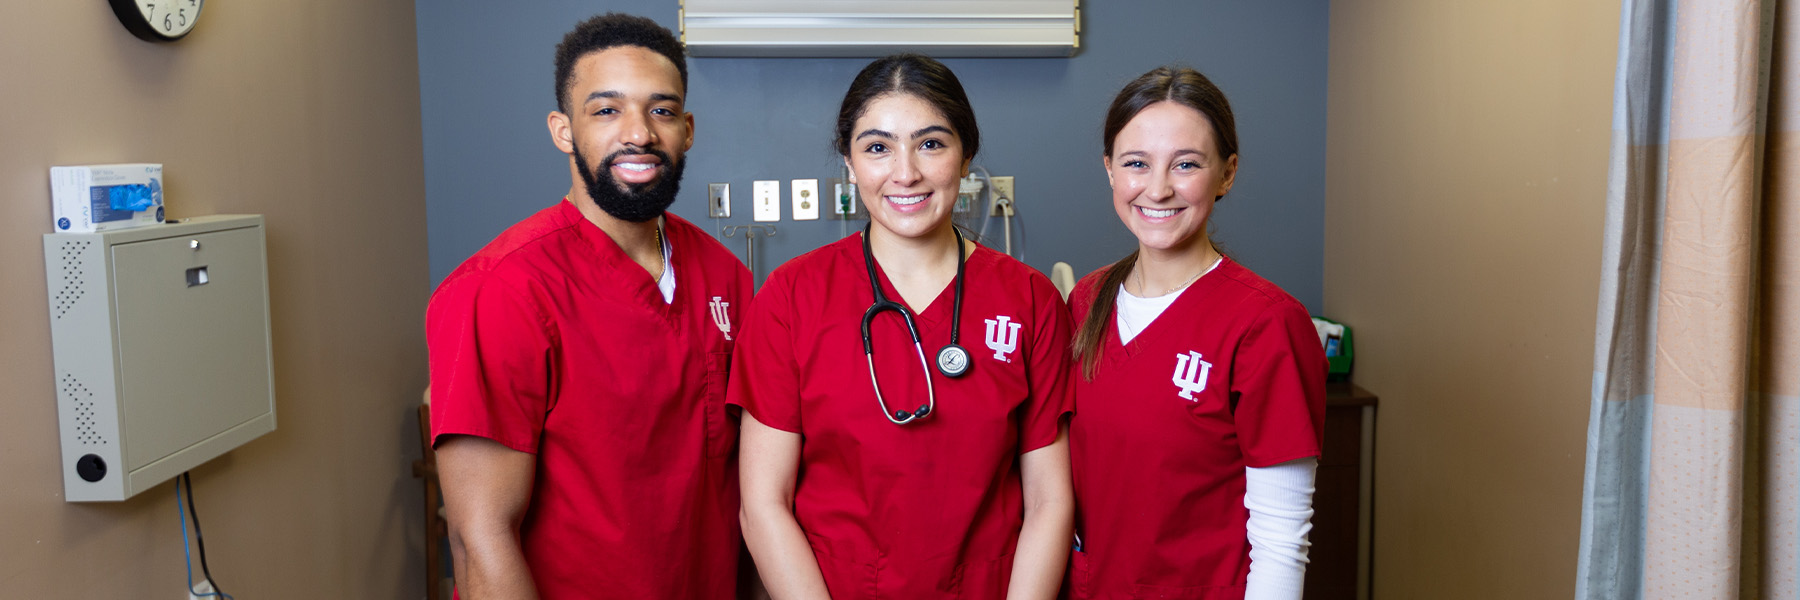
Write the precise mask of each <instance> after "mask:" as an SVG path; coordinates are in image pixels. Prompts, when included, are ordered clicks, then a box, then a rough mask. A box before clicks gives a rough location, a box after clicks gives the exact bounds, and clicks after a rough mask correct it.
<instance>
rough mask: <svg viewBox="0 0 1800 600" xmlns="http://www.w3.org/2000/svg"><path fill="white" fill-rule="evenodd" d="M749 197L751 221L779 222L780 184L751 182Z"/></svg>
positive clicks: (774, 182) (775, 182) (777, 182)
mask: <svg viewBox="0 0 1800 600" xmlns="http://www.w3.org/2000/svg"><path fill="white" fill-rule="evenodd" d="M750 195H751V199H750V218H751V219H752V220H756V221H762V222H772V221H780V220H781V182H779V181H757V182H752V183H751V184H750Z"/></svg>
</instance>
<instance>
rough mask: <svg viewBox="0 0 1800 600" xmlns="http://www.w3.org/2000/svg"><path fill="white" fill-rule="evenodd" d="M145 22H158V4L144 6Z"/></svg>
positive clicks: (152, 3)
mask: <svg viewBox="0 0 1800 600" xmlns="http://www.w3.org/2000/svg"><path fill="white" fill-rule="evenodd" d="M144 20H145V21H149V22H152V23H155V22H156V3H155V2H151V3H149V4H145V5H144Z"/></svg>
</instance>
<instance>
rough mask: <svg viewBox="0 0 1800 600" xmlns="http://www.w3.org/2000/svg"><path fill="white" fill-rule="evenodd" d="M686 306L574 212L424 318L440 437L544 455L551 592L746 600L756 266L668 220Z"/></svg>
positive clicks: (512, 241) (540, 227)
mask: <svg viewBox="0 0 1800 600" xmlns="http://www.w3.org/2000/svg"><path fill="white" fill-rule="evenodd" d="M664 231H665V235H666V236H667V237H668V240H669V244H670V246H671V248H672V256H671V262H672V263H673V264H672V265H671V267H672V268H674V269H675V283H676V285H675V299H674V302H673V303H665V302H664V301H663V297H662V293H661V292H660V291H659V290H658V289H657V287H656V282H655V281H654V280H653V279H652V278H651V276H650V274H649V273H647V272H645V271H644V269H643V268H642V267H640V266H638V265H637V264H636V263H634V262H632V261H631V259H630V258H629V257H627V256H626V255H625V253H624V252H623V251H622V250H620V249H619V247H618V245H617V244H615V243H614V242H613V241H612V239H611V238H610V237H608V236H607V235H606V233H605V232H603V231H601V230H600V228H598V227H596V226H594V225H593V224H592V223H590V222H588V221H587V220H586V219H585V218H583V217H582V216H581V213H580V211H579V210H577V209H576V208H575V206H574V205H573V204H571V203H569V202H568V201H567V200H564V201H563V202H562V203H560V204H557V205H556V206H553V207H551V208H548V209H546V210H544V211H542V212H539V213H537V214H536V215H534V216H532V217H531V218H528V219H526V220H525V221H522V222H520V223H519V224H517V225H514V226H513V227H512V228H510V229H508V230H507V231H506V232H505V233H502V234H501V235H500V236H499V237H498V238H496V239H495V240H494V241H493V242H492V243H490V244H488V246H487V247H485V248H483V249H482V250H481V251H480V252H478V253H476V254H475V256H473V257H471V258H470V259H469V260H468V261H467V262H465V263H463V265H462V266H461V267H459V268H457V269H456V271H455V272H453V273H451V274H450V276H449V277H447V278H445V280H444V282H443V284H442V285H440V286H439V287H438V290H437V292H436V293H435V294H434V295H433V297H432V300H431V305H430V308H429V309H428V310H427V313H426V335H427V340H428V344H429V346H430V351H431V407H432V429H433V431H432V435H433V440H434V442H436V441H441V440H443V439H444V436H446V435H450V434H461V435H473V436H480V437H484V438H488V439H491V440H494V441H497V442H499V443H501V444H503V445H505V446H507V447H509V448H512V449H514V450H518V451H520V452H527V453H531V454H535V455H537V474H536V478H535V480H534V481H533V486H532V491H531V504H530V508H529V509H528V511H527V513H526V515H525V521H524V524H523V527H522V530H521V532H520V535H521V537H522V544H523V550H524V553H525V561H526V563H527V564H529V565H530V568H531V574H532V578H533V580H534V581H535V582H536V584H537V588H538V591H539V593H540V594H541V595H542V596H543V597H544V598H693V599H706V600H713V599H716V598H731V597H732V596H733V595H734V593H735V592H734V586H735V583H736V573H737V560H738V556H739V546H740V542H739V540H740V538H739V532H738V517H737V512H738V490H737V463H736V453H735V450H736V442H737V427H736V424H735V423H734V422H732V421H733V418H732V417H731V416H730V415H728V414H727V413H726V409H725V403H724V397H725V383H726V374H727V372H728V364H729V362H730V358H731V352H732V346H733V344H734V343H735V342H734V341H733V338H734V337H736V336H737V335H738V329H737V328H736V327H738V326H741V324H742V321H743V311H744V309H745V308H746V305H747V301H748V300H750V296H751V289H752V288H751V283H750V274H749V271H748V270H746V269H745V268H744V266H743V265H742V264H741V263H739V262H738V261H737V259H736V258H735V257H733V256H732V255H731V253H730V252H729V251H727V250H725V248H724V247H723V246H720V245H719V243H718V242H717V241H715V240H713V239H712V237H710V236H708V235H706V234H705V233H704V232H702V231H701V230H700V229H698V228H696V227H694V226H693V225H691V224H689V223H688V222H687V221H683V220H682V219H680V218H678V217H675V216H674V215H669V216H668V217H667V218H666V225H665V227H664Z"/></svg>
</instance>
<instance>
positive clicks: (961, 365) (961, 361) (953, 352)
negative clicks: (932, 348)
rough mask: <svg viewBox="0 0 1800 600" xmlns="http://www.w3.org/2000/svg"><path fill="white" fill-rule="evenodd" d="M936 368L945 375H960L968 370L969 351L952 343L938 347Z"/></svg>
mask: <svg viewBox="0 0 1800 600" xmlns="http://www.w3.org/2000/svg"><path fill="white" fill-rule="evenodd" d="M937 368H938V372H939V373H943V374H944V376H945V377H962V375H963V373H967V372H969V351H968V350H964V349H963V347H962V346H958V345H956V344H954V343H953V344H950V345H947V346H944V347H943V348H940V349H938V353H937Z"/></svg>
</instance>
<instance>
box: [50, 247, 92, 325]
mask: <svg viewBox="0 0 1800 600" xmlns="http://www.w3.org/2000/svg"><path fill="white" fill-rule="evenodd" d="M93 243H94V242H93V241H91V240H72V241H67V242H63V245H62V270H61V271H60V274H61V275H62V287H60V288H58V289H57V290H56V297H55V298H54V299H53V300H52V301H53V302H55V306H52V307H50V312H51V313H52V314H53V315H54V316H55V318H57V319H61V318H63V315H66V314H68V313H69V310H71V309H73V308H75V303H77V302H80V301H81V299H82V298H84V297H86V296H87V284H86V282H85V280H84V279H83V278H82V277H81V257H82V255H83V254H86V253H87V249H88V246H90V245H93ZM50 283H51V285H56V284H57V282H55V281H52V282H50Z"/></svg>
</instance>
